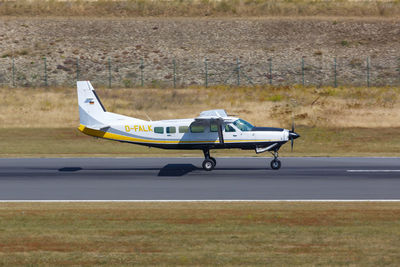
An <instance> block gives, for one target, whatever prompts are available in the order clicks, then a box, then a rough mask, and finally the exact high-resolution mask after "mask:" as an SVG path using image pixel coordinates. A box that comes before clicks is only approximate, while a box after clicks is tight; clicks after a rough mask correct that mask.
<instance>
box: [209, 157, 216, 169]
mask: <svg viewBox="0 0 400 267" xmlns="http://www.w3.org/2000/svg"><path fill="white" fill-rule="evenodd" d="M210 159H211V160H212V161H214V167H215V166H217V160H216V159H215V158H213V157H210Z"/></svg>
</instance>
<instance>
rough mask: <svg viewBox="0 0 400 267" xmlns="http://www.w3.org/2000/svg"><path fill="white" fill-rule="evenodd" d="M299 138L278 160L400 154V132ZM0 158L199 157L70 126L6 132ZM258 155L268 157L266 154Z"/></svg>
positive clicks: (332, 132)
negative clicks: (86, 132) (111, 138)
mask: <svg viewBox="0 0 400 267" xmlns="http://www.w3.org/2000/svg"><path fill="white" fill-rule="evenodd" d="M296 132H298V133H299V134H300V135H301V138H299V139H297V140H295V147H294V152H293V153H291V152H290V144H286V145H285V146H284V147H283V148H282V149H281V151H280V152H281V153H280V155H281V156H284V157H285V156H286V157H287V156H328V157H333V156H400V128H373V129H369V128H343V129H332V128H317V127H315V128H313V127H297V129H296ZM0 147H1V150H0V157H96V156H110V157H115V156H122V157H138V156H151V157H167V156H199V157H201V156H202V153H201V152H200V151H197V150H195V151H190V150H183V151H180V150H162V149H156V148H148V147H144V146H138V145H131V144H126V143H119V142H114V141H109V140H104V139H97V138H94V137H89V136H86V135H84V134H82V133H81V132H79V131H78V130H77V129H74V128H4V129H1V131H0ZM212 153H213V155H216V156H256V154H255V153H254V151H244V150H238V149H232V150H213V151H212ZM258 156H262V157H264V156H269V154H268V153H264V154H260V155H258Z"/></svg>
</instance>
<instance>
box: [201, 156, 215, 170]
mask: <svg viewBox="0 0 400 267" xmlns="http://www.w3.org/2000/svg"><path fill="white" fill-rule="evenodd" d="M214 167H215V164H214V161H212V160H211V159H205V160H204V161H203V169H204V170H206V171H212V170H213V169H214Z"/></svg>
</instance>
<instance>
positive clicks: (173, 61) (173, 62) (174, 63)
mask: <svg viewBox="0 0 400 267" xmlns="http://www.w3.org/2000/svg"><path fill="white" fill-rule="evenodd" d="M172 64H173V65H174V88H176V62H175V58H174V59H173V60H172Z"/></svg>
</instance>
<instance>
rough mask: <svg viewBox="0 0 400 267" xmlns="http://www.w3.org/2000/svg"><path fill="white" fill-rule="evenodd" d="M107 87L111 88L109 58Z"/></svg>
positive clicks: (109, 59)
mask: <svg viewBox="0 0 400 267" xmlns="http://www.w3.org/2000/svg"><path fill="white" fill-rule="evenodd" d="M108 87H109V88H111V58H108Z"/></svg>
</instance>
